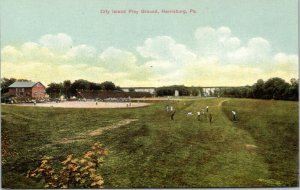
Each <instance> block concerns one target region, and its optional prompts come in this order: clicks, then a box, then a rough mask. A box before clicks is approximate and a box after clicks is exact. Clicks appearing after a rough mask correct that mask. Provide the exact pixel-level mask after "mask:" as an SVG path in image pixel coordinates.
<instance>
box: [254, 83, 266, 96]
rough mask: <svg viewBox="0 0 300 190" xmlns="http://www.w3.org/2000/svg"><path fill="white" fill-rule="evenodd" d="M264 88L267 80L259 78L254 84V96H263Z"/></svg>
mask: <svg viewBox="0 0 300 190" xmlns="http://www.w3.org/2000/svg"><path fill="white" fill-rule="evenodd" d="M264 88H265V82H264V81H263V80H262V79H259V80H257V82H256V83H255V84H254V85H253V86H252V89H253V98H263V97H264Z"/></svg>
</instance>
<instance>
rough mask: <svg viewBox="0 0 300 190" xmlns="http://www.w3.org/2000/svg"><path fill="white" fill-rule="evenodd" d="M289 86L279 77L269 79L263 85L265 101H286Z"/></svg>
mask: <svg viewBox="0 0 300 190" xmlns="http://www.w3.org/2000/svg"><path fill="white" fill-rule="evenodd" d="M289 87H290V84H289V83H287V82H285V81H284V80H283V79H281V78H279V77H274V78H270V79H269V80H267V81H266V83H265V90H264V92H265V97H266V98H267V99H275V100H279V99H281V100H287V99H288V91H289Z"/></svg>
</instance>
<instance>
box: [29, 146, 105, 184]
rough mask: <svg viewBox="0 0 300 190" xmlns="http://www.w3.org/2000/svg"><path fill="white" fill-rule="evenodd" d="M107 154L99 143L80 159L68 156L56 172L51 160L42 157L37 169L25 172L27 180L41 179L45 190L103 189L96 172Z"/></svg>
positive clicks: (101, 181)
mask: <svg viewBox="0 0 300 190" xmlns="http://www.w3.org/2000/svg"><path fill="white" fill-rule="evenodd" d="M107 153H108V151H107V150H105V149H103V148H102V145H101V144H100V143H95V144H94V145H93V146H92V148H91V150H89V151H87V152H86V153H85V154H84V156H83V157H82V158H75V157H74V155H72V154H71V155H68V156H67V158H66V159H65V160H64V161H62V162H61V164H62V168H61V169H60V170H59V171H58V172H56V171H55V169H54V168H53V166H52V163H51V162H50V160H51V158H50V157H48V156H44V157H43V158H42V159H41V163H40V166H39V167H37V168H36V169H34V170H29V171H28V172H27V178H29V177H31V178H37V179H40V180H41V179H43V180H44V181H45V183H46V184H45V188H103V184H104V180H103V178H102V176H101V175H97V173H96V171H97V168H98V167H99V166H101V164H102V163H103V156H104V155H106V154H107Z"/></svg>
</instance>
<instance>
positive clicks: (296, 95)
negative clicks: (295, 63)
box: [288, 78, 299, 100]
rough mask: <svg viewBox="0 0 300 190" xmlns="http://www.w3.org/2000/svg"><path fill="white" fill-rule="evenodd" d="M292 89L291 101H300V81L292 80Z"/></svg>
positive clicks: (290, 89) (290, 93) (290, 91)
mask: <svg viewBox="0 0 300 190" xmlns="http://www.w3.org/2000/svg"><path fill="white" fill-rule="evenodd" d="M290 83H291V85H290V88H289V92H288V93H289V99H290V100H298V99H299V91H298V90H299V80H296V79H295V78H292V79H291V80H290Z"/></svg>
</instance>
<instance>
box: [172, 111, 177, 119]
mask: <svg viewBox="0 0 300 190" xmlns="http://www.w3.org/2000/svg"><path fill="white" fill-rule="evenodd" d="M175 112H176V111H174V112H173V113H172V115H171V119H172V120H174V115H175Z"/></svg>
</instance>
